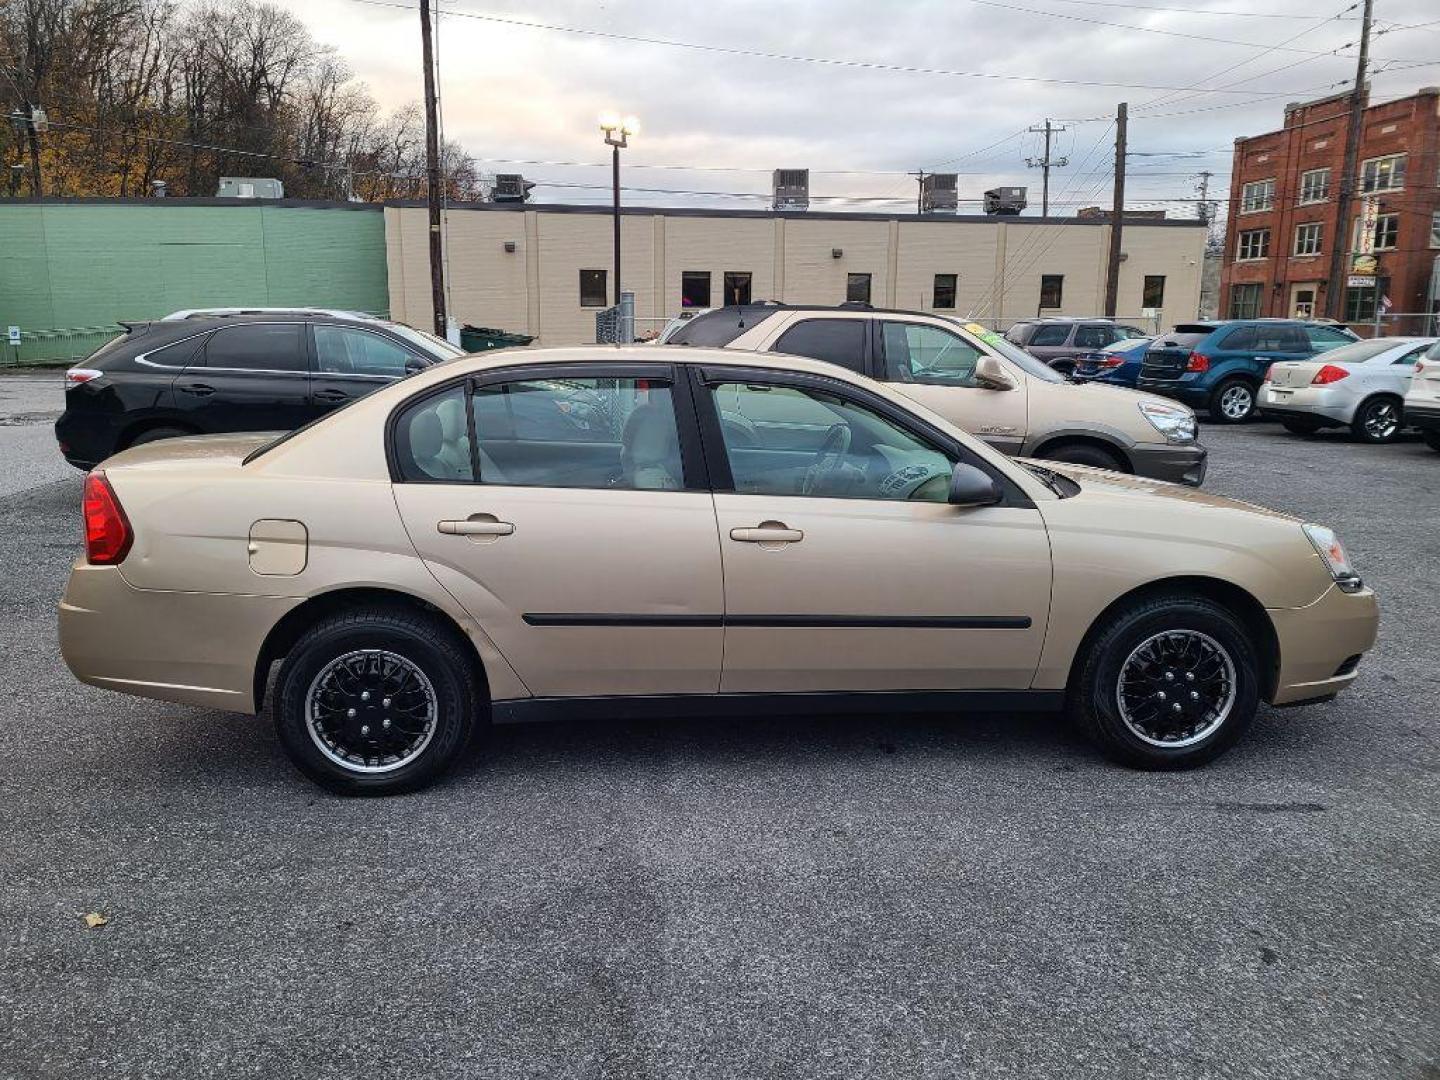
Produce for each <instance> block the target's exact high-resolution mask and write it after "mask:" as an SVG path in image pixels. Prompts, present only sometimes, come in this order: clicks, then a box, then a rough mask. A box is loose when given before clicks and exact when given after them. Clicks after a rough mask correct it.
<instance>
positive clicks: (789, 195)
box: [773, 169, 810, 210]
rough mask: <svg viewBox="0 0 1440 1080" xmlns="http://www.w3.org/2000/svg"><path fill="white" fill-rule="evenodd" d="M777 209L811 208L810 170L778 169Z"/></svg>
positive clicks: (775, 203) (776, 184)
mask: <svg viewBox="0 0 1440 1080" xmlns="http://www.w3.org/2000/svg"><path fill="white" fill-rule="evenodd" d="M773 208H774V209H776V210H809V209H810V170H809V169H776V170H775V202H774V204H773Z"/></svg>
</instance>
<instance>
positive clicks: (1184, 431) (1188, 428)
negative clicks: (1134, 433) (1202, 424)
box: [1140, 401, 1195, 443]
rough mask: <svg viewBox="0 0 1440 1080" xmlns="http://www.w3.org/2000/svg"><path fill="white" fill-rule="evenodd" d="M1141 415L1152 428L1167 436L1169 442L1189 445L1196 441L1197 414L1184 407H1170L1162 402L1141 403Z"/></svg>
mask: <svg viewBox="0 0 1440 1080" xmlns="http://www.w3.org/2000/svg"><path fill="white" fill-rule="evenodd" d="M1140 415H1141V416H1143V417H1145V419H1146V420H1148V421H1149V422H1150V426H1151V427H1153V428H1154V429H1155V430H1156V431H1158V432H1159V433H1160V434H1161V435H1164V436H1165V440H1166V441H1167V442H1173V443H1187V442H1194V441H1195V414H1194V413H1193V412H1191V411H1190V410H1189V409H1187V408H1185V407H1184V406H1183V405H1169V404H1166V403H1165V402H1161V401H1142V402H1140Z"/></svg>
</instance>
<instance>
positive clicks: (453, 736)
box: [275, 607, 483, 795]
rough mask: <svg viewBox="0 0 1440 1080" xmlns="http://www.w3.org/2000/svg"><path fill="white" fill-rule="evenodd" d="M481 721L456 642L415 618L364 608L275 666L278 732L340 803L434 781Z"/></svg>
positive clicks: (322, 628) (467, 665)
mask: <svg viewBox="0 0 1440 1080" xmlns="http://www.w3.org/2000/svg"><path fill="white" fill-rule="evenodd" d="M482 712H483V696H482V693H481V688H480V685H479V682H478V680H477V678H476V674H475V671H474V667H473V665H472V663H471V658H470V657H469V656H468V655H467V654H466V651H465V645H464V643H463V642H462V641H460V640H459V638H458V635H457V634H456V633H455V632H454V631H453V630H451V629H450V628H448V627H445V626H444V625H442V624H440V623H439V622H437V621H435V620H432V619H430V618H428V617H426V616H424V615H423V614H420V613H418V612H417V613H411V612H406V611H402V610H398V609H388V608H383V607H382V608H370V609H365V610H357V611H352V612H347V613H344V614H339V615H334V616H331V617H329V618H326V619H324V620H322V621H321V622H319V623H317V624H316V625H315V626H313V627H311V628H310V629H309V630H308V631H307V632H306V633H305V634H304V635H303V636H302V637H301V638H300V640H299V641H297V642H296V643H295V646H294V648H292V649H291V650H290V653H289V655H287V656H286V657H285V661H284V663H282V664H281V666H280V675H279V681H278V683H277V686H276V694H275V727H276V731H277V732H278V733H279V736H280V742H281V744H282V745H283V746H284V747H285V752H286V753H287V754H289V756H290V760H291V761H292V762H294V763H295V765H296V767H297V768H299V769H300V771H301V772H303V773H304V774H305V775H306V776H308V777H310V779H312V780H314V781H315V782H316V783H318V784H321V785H322V786H324V787H327V788H329V789H330V790H332V791H336V792H339V793H341V794H346V795H390V794H398V793H400V792H404V791H414V790H416V789H417V788H421V787H424V786H425V785H427V784H429V783H431V782H433V781H434V780H435V779H437V778H438V777H439V776H440V775H441V774H442V773H443V772H444V771H445V770H446V769H447V768H449V767H450V766H451V765H452V764H453V763H454V761H455V759H456V757H458V756H459V754H460V752H461V750H462V749H464V747H465V746H466V744H467V743H468V742H469V740H470V736H471V733H472V732H473V731H474V729H475V726H476V723H477V719H478V718H479V717H480V716H481V715H482Z"/></svg>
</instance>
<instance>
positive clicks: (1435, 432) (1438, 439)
mask: <svg viewBox="0 0 1440 1080" xmlns="http://www.w3.org/2000/svg"><path fill="white" fill-rule="evenodd" d="M1420 438H1422V439H1424V440H1425V445H1426V446H1428V447H1430V449H1431V450H1440V428H1426V429H1425V430H1424V431H1422V432H1420Z"/></svg>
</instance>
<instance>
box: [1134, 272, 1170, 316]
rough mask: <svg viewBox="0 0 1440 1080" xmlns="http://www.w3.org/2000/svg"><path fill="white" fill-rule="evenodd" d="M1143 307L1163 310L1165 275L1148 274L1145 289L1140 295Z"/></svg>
mask: <svg viewBox="0 0 1440 1080" xmlns="http://www.w3.org/2000/svg"><path fill="white" fill-rule="evenodd" d="M1140 306H1141V307H1147V308H1150V307H1153V308H1161V307H1164V306H1165V275H1164V274H1146V275H1145V288H1144V289H1143V290H1142V291H1141V294H1140Z"/></svg>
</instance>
